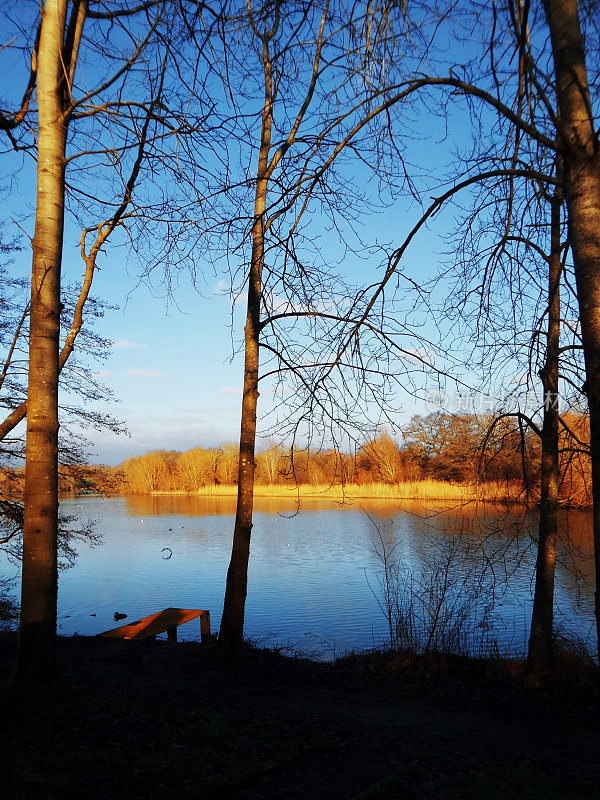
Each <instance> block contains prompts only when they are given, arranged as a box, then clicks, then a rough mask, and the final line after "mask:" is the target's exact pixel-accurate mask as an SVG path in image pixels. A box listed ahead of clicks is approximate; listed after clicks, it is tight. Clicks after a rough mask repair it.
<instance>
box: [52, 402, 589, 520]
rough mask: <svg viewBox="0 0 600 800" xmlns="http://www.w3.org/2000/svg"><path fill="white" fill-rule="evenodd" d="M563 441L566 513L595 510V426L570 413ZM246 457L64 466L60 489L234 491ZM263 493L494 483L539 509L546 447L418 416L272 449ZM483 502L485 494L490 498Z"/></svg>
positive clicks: (475, 419)
mask: <svg viewBox="0 0 600 800" xmlns="http://www.w3.org/2000/svg"><path fill="white" fill-rule="evenodd" d="M561 419H562V422H563V424H562V430H561V435H560V459H559V460H560V484H559V497H560V501H561V503H562V504H564V505H574V506H587V505H589V504H590V503H591V465H590V459H589V455H588V453H587V452H586V447H587V443H588V442H589V420H588V418H587V416H586V415H580V414H576V413H575V412H568V413H567V414H565V415H564V416H563V417H561ZM238 458H239V450H238V448H237V447H236V446H235V445H234V444H231V443H228V444H225V445H222V446H220V447H214V448H202V447H194V448H191V449H190V450H187V451H185V452H178V451H174V450H154V451H151V452H149V453H145V454H143V455H140V456H137V457H134V458H129V459H127V460H126V461H125V462H124V463H123V464H121V465H119V466H118V467H114V468H108V467H85V466H79V467H64V468H63V470H62V471H61V472H62V474H61V489H62V490H63V491H69V490H72V491H76V492H77V491H82V490H83V491H103V492H107V493H109V494H110V493H114V492H119V493H131V494H151V493H152V492H189V493H194V492H198V493H202V491H203V490H205V489H207V488H208V487H214V486H234V485H236V484H237V478H238V471H239V464H238ZM255 461H256V483H257V484H258V485H260V486H295V485H307V486H313V487H314V486H319V487H323V486H329V485H331V486H340V485H350V484H353V485H357V486H368V485H371V484H386V485H388V486H394V485H399V484H403V483H407V482H418V481H428V480H429V481H436V482H446V483H451V484H462V485H467V486H472V485H482V486H485V485H486V484H495V485H496V486H497V487H498V488H497V491H496V495H498V494H499V495H500V496H502V493H503V492H504V494H505V497H506V499H512V500H524V501H530V502H536V501H537V500H538V499H539V493H540V467H541V446H540V442H539V438H538V437H537V436H536V435H535V433H534V432H533V431H531V430H528V431H526V432H525V433H524V434H522V432H521V430H520V429H519V426H518V424H517V423H516V421H515V420H514V419H513V418H511V417H505V418H499V417H496V418H495V417H493V416H491V415H475V414H451V413H447V412H437V413H433V414H428V415H426V416H420V415H416V416H414V417H412V419H411V420H410V422H409V423H408V424H407V425H406V426H405V427H404V428H403V430H402V431H401V436H400V437H398V439H394V438H393V437H392V436H391V435H390V434H389V433H387V432H380V433H378V434H377V435H376V436H374V437H373V438H371V439H370V440H368V441H366V442H363V443H362V444H360V445H358V444H357V445H355V447H354V448H353V449H352V452H350V451H349V448H347V449H346V451H345V452H343V451H342V450H340V449H339V448H331V449H329V450H320V451H317V452H311V451H310V450H309V449H301V448H298V447H286V446H284V445H281V444H279V445H275V446H270V447H266V448H264V449H262V450H261V452H259V453H257V454H256V456H255ZM484 496H485V493H484Z"/></svg>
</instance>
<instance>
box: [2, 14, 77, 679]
mask: <svg viewBox="0 0 600 800" xmlns="http://www.w3.org/2000/svg"><path fill="white" fill-rule="evenodd" d="M66 10H67V0H46V2H45V5H44V7H43V10H42V29H41V36H40V47H39V65H38V89H37V97H38V108H39V112H38V113H39V144H38V166H37V209H36V221H35V234H34V239H33V266H32V280H31V311H30V335H29V382H28V392H27V412H28V413H27V444H26V461H25V465H26V466H25V520H24V526H23V572H22V586H21V622H20V628H19V645H18V652H17V659H16V662H15V668H14V672H13V678H14V680H16V681H18V682H23V681H25V682H31V681H33V682H36V683H43V682H46V681H49V680H52V679H53V678H54V676H55V670H56V665H55V641H56V605H57V581H58V574H57V520H58V372H59V369H58V366H59V365H58V346H59V328H60V310H61V303H60V269H61V256H62V243H63V221H64V186H65V144H66V128H67V125H66V121H65V119H64V114H63V106H62V100H61V89H60V84H61V80H62V78H63V69H64V67H63V64H62V52H61V51H62V44H63V40H64V33H65V20H66Z"/></svg>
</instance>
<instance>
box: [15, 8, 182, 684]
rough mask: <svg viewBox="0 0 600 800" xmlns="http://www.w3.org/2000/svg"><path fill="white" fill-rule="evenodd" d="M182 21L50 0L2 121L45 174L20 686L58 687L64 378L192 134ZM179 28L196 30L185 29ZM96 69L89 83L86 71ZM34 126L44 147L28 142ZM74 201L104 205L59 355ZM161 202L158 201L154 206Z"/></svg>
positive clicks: (19, 413)
mask: <svg viewBox="0 0 600 800" xmlns="http://www.w3.org/2000/svg"><path fill="white" fill-rule="evenodd" d="M191 5H192V6H195V5H196V4H194V3H192V4H191ZM177 14H178V9H177V8H175V7H174V6H172V5H171V4H169V3H165V2H160V1H159V0H147V2H142V3H140V4H138V5H135V6H131V5H129V4H127V3H123V4H118V3H115V4H114V5H111V6H109V5H107V4H105V3H98V4H95V3H94V4H88V3H87V2H80V0H74V2H69V0H47V2H46V3H45V4H44V6H43V8H42V9H41V15H40V19H39V22H36V21H33V25H34V29H35V27H37V34H36V36H35V41H34V42H33V44H32V51H31V70H30V76H29V79H28V81H27V85H26V90H25V93H24V95H23V98H22V101H21V103H20V105H19V107H18V110H17V111H16V112H14V113H8V112H5V113H3V114H2V118H1V123H0V127H1V128H2V129H3V130H4V131H5V132H6V134H7V135H8V137H9V139H10V141H11V143H12V146H13V148H14V149H15V150H17V151H20V150H25V151H26V152H28V151H32V152H34V155H35V157H36V159H37V170H38V173H37V200H36V224H35V233H34V237H33V243H32V244H33V267H32V282H31V301H30V309H29V315H30V328H29V360H28V368H29V378H28V395H27V403H26V406H25V405H23V404H22V405H21V406H20V407H19V408H17V409H14V410H13V413H12V414H11V415H10V416H9V418H8V419H7V420H6V421H5V423H4V425H3V426H2V433H3V435H6V434H7V433H8V432H9V431H10V430H12V428H13V427H14V425H15V424H16V423H17V422H18V421H19V419H22V418H23V417H24V415H25V413H26V414H27V444H26V479H25V497H24V500H25V514H24V526H23V578H22V603H21V627H20V634H19V650H18V655H17V662H16V667H15V672H14V676H15V679H16V680H19V681H21V680H34V681H47V680H52V678H53V675H54V671H55V667H54V639H55V632H56V589H57V572H56V566H57V557H56V552H57V514H58V496H57V489H58V479H57V466H58V464H57V459H58V430H59V412H58V381H59V375H60V372H61V369H62V368H63V367H64V364H65V362H66V361H67V359H68V358H69V355H70V353H71V352H72V350H73V347H74V343H75V339H76V338H77V336H78V334H79V331H80V329H81V326H82V321H83V308H84V305H85V303H86V301H87V299H88V295H89V290H90V286H91V282H92V278H93V273H94V269H95V264H96V258H97V256H98V254H99V253H100V252H101V251H102V248H103V246H104V245H105V244H106V242H107V240H108V237H109V236H110V235H111V234H112V233H113V231H115V229H117V228H121V227H122V226H123V223H124V222H125V221H126V220H127V222H128V224H129V225H130V226H131V225H132V224H133V222H134V221H136V220H139V218H140V216H141V214H140V205H139V202H137V203H134V202H133V190H134V187H136V186H137V185H138V184H139V182H140V172H141V171H142V162H144V163H145V164H146V165H147V167H146V175H149V176H154V175H155V174H156V163H154V162H156V161H158V160H159V155H158V150H159V145H160V143H161V142H162V141H164V138H165V136H169V135H175V134H177V133H178V132H180V131H181V130H182V123H183V127H185V128H186V129H187V128H188V127H189V123H188V120H187V119H185V118H184V116H179V117H177V114H173V113H172V112H171V111H170V110H169V108H167V105H166V104H165V102H164V95H165V79H166V75H167V66H168V65H169V66H171V65H172V64H173V62H174V53H173V50H172V49H171V48H170V46H169V43H171V42H173V40H174V37H175V36H176V34H177V25H176V24H175V21H176V20H177V19H178V16H177ZM92 29H93V30H92ZM179 29H183V30H184V31H185V30H186V26H185V24H183V23H181V24H180V25H179ZM185 35H187V34H185ZM86 63H87V67H88V69H87V70H86V73H85V74H84V75H83V77H82V79H81V80H78V77H77V75H78V71H77V70H78V67H79V68H81V67H82V65H83V66H85V65H86ZM170 88H172V87H170ZM174 98H177V100H179V99H180V96H179V95H178V94H177V93H175V92H174V93H173V95H170V97H169V100H170V101H173V100H174ZM34 99H35V101H36V103H37V105H36V106H35V107H34V105H33V100H34ZM173 104H174V103H173ZM31 131H33V132H34V133H35V139H34V142H33V144H31V143H28V142H27V137H28V135H29V133H30V132H31ZM103 131H107V132H108V133H107V137H104V138H103ZM161 153H164V150H161ZM173 158H174V157H173ZM103 159H104V163H105V164H107V165H108V167H109V172H105V173H104V174H102V173H101V172H100V171H99V169H98V161H100V162H101V163H102V161H103ZM127 165H129V166H130V172H129V173H128V172H127ZM67 167H68V168H69V176H70V178H71V180H70V182H69V183H67V180H66V174H67ZM90 182H91V184H90ZM66 198H69V202H70V209H71V211H72V212H74V214H75V216H76V217H77V216H78V215H79V216H80V217H81V216H83V215H87V216H88V219H89V215H90V205H91V204H94V203H97V206H96V209H97V210H96V214H97V216H96V222H94V223H93V225H92V226H91V227H88V226H87V225H85V224H84V225H82V227H83V228H84V232H83V235H82V240H81V255H82V258H83V260H84V263H85V278H84V281H83V284H82V288H81V292H80V296H79V300H78V302H77V303H76V305H75V308H74V311H73V322H72V326H71V330H70V331H69V333H68V334H67V337H66V339H65V341H64V343H63V345H62V349H60V314H61V308H62V300H61V260H62V253H63V231H64V216H65V207H66ZM162 202H163V201H162V199H161V200H159V201H158V204H157V201H156V200H154V207H155V209H156V208H157V205H158V206H159V207H160V206H161V205H162ZM97 220H102V221H101V222H100V223H98V221H97ZM90 238H91V239H92V242H91V244H90V241H89V240H90Z"/></svg>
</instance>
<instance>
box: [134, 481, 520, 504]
mask: <svg viewBox="0 0 600 800" xmlns="http://www.w3.org/2000/svg"><path fill="white" fill-rule="evenodd" d="M149 494H151V495H153V496H162V495H165V496H168V495H183V496H197V497H236V496H237V486H236V485H233V484H231V485H230V484H218V485H215V486H212V485H211V486H202V487H201V488H199V489H197V490H196V491H193V492H188V491H183V490H178V489H173V490H169V491H167V490H161V491H153V492H149ZM254 496H255V497H283V498H288V499H294V498H300V499H302V498H310V499H319V498H320V499H323V500H333V501H335V502H346V501H350V500H390V501H396V500H397V501H401V500H422V501H423V502H429V501H432V502H439V501H451V502H460V503H473V502H488V503H519V504H521V503H523V499H524V496H523V488H522V487H521V486H518V485H509V486H508V488H507V486H506V484H503V483H486V484H480V485H473V484H460V483H445V482H444V481H434V480H423V481H405V482H402V483H394V484H389V483H363V484H355V483H347V484H344V485H343V486H342V485H340V484H311V483H301V484H298V485H297V486H295V485H285V484H267V485H265V484H257V485H256V486H255V487H254Z"/></svg>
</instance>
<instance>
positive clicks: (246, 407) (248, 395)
mask: <svg viewBox="0 0 600 800" xmlns="http://www.w3.org/2000/svg"><path fill="white" fill-rule="evenodd" d="M268 45H269V39H268V37H267V35H265V36H264V37H263V67H264V77H265V104H264V108H263V113H262V126H261V143H260V150H259V159H258V171H257V182H256V194H255V200H254V223H253V225H252V256H251V262H250V274H249V277H248V310H247V314H246V327H245V328H244V337H245V362H244V387H243V397H242V421H241V431H240V461H239V470H238V494H237V508H236V515H235V527H234V531H233V547H232V551H231V560H230V562H229V569H228V570H227V583H226V587H225V601H224V604H223V617H222V619H221V627H220V630H219V647H220V648H221V650H223V651H224V652H227V653H235V652H236V651H238V650H239V649H240V648H241V646H242V642H243V637H244V612H245V607H246V593H247V586H248V561H249V558H250V536H251V533H252V512H253V505H254V473H255V470H256V463H255V460H254V453H255V446H256V408H257V402H258V367H259V337H260V303H261V291H262V270H263V263H264V249H265V212H266V206H267V187H268V177H267V175H268V165H269V150H270V146H271V126H272V117H273V99H272V79H271V62H270V59H269V49H268Z"/></svg>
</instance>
